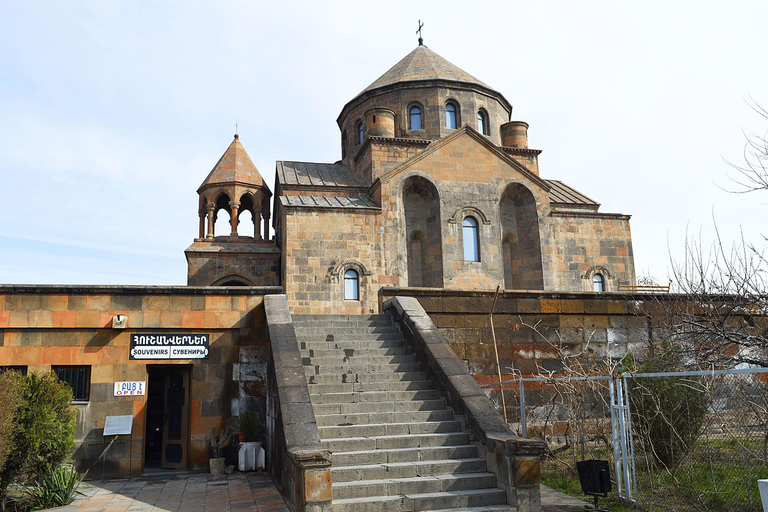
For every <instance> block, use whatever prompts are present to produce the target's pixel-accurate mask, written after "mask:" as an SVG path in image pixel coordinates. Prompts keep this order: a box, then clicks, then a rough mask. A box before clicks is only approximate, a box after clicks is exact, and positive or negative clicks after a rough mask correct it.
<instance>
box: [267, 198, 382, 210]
mask: <svg viewBox="0 0 768 512" xmlns="http://www.w3.org/2000/svg"><path fill="white" fill-rule="evenodd" d="M280 203H281V204H282V205H283V206H298V207H304V208H346V209H360V208H379V205H378V204H376V203H375V202H373V200H372V199H371V198H370V196H368V195H363V196H361V197H339V196H336V197H319V196H280Z"/></svg>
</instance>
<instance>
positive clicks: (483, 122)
mask: <svg viewBox="0 0 768 512" xmlns="http://www.w3.org/2000/svg"><path fill="white" fill-rule="evenodd" d="M477 131H478V132H480V133H482V134H483V135H490V134H491V131H490V126H488V114H487V113H486V112H485V110H483V109H480V110H478V111H477Z"/></svg>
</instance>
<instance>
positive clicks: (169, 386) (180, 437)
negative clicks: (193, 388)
mask: <svg viewBox="0 0 768 512" xmlns="http://www.w3.org/2000/svg"><path fill="white" fill-rule="evenodd" d="M164 373H165V378H164V388H165V389H164V392H163V395H164V396H163V409H164V411H163V458H162V466H163V468H164V469H187V451H188V450H189V368H179V369H175V368H167V369H166V370H165V372H164Z"/></svg>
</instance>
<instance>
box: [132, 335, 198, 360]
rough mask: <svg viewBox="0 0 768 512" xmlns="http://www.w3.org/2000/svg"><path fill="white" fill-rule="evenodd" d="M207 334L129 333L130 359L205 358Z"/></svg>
mask: <svg viewBox="0 0 768 512" xmlns="http://www.w3.org/2000/svg"><path fill="white" fill-rule="evenodd" d="M209 341H210V335H209V334H159V333H146V334H144V333H142V334H131V359H206V358H207V357H208V342H209Z"/></svg>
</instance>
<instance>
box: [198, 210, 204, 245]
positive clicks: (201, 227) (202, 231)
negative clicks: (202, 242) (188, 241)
mask: <svg viewBox="0 0 768 512" xmlns="http://www.w3.org/2000/svg"><path fill="white" fill-rule="evenodd" d="M197 214H198V216H200V234H199V235H198V237H197V238H205V209H204V208H201V209H199V210H198V211H197Z"/></svg>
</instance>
